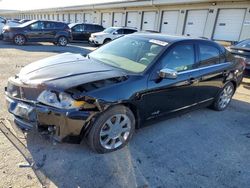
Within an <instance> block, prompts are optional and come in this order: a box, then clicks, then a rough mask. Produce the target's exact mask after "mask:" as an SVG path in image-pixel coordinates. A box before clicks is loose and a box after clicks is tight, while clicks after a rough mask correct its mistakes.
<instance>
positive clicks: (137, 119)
mask: <svg viewBox="0 0 250 188" xmlns="http://www.w3.org/2000/svg"><path fill="white" fill-rule="evenodd" d="M121 105H124V106H126V107H127V108H129V109H130V110H131V111H132V113H133V114H134V116H135V128H136V129H138V128H139V127H140V121H141V119H140V115H139V110H138V108H137V107H136V106H135V105H133V104H131V103H121Z"/></svg>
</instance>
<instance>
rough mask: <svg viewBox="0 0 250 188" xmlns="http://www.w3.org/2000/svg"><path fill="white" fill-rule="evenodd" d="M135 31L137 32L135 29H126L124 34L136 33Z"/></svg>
mask: <svg viewBox="0 0 250 188" xmlns="http://www.w3.org/2000/svg"><path fill="white" fill-rule="evenodd" d="M134 32H136V31H135V30H133V29H125V30H124V34H131V33H134Z"/></svg>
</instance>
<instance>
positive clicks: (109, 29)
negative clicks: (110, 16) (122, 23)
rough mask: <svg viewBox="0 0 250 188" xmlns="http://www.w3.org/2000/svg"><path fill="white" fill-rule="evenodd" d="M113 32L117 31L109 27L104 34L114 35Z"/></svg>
mask: <svg viewBox="0 0 250 188" xmlns="http://www.w3.org/2000/svg"><path fill="white" fill-rule="evenodd" d="M113 31H115V29H114V28H113V27H109V28H107V29H105V30H104V31H103V33H113Z"/></svg>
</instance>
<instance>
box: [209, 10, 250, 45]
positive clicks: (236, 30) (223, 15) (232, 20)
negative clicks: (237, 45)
mask: <svg viewBox="0 0 250 188" xmlns="http://www.w3.org/2000/svg"><path fill="white" fill-rule="evenodd" d="M245 13H246V10H245V9H221V10H220V11H219V15H218V19H217V22H216V26H215V31H214V37H213V39H214V40H226V41H238V40H239V37H240V32H241V28H242V25H243V20H244V17H245Z"/></svg>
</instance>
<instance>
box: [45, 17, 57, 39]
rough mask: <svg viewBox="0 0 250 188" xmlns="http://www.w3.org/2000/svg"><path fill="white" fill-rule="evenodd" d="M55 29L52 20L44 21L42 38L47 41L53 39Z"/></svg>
mask: <svg viewBox="0 0 250 188" xmlns="http://www.w3.org/2000/svg"><path fill="white" fill-rule="evenodd" d="M56 33H57V30H56V26H55V23H54V22H44V30H43V34H44V39H45V40H46V41H48V42H50V41H53V40H54V39H55V36H56Z"/></svg>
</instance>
